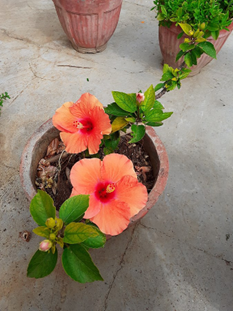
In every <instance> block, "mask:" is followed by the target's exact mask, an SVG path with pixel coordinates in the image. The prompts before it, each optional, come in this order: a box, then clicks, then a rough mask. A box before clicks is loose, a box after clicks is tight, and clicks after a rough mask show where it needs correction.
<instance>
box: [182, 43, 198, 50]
mask: <svg viewBox="0 0 233 311" xmlns="http://www.w3.org/2000/svg"><path fill="white" fill-rule="evenodd" d="M179 48H180V49H181V50H182V51H183V52H186V51H189V50H192V49H194V48H195V44H189V43H181V44H180V45H179Z"/></svg>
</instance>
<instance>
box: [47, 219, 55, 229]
mask: <svg viewBox="0 0 233 311" xmlns="http://www.w3.org/2000/svg"><path fill="white" fill-rule="evenodd" d="M45 224H46V226H47V227H48V228H54V227H55V225H56V222H55V219H53V218H52V217H51V218H48V219H47V220H46V223H45Z"/></svg>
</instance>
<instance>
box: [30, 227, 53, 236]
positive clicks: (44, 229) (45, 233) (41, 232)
mask: <svg viewBox="0 0 233 311" xmlns="http://www.w3.org/2000/svg"><path fill="white" fill-rule="evenodd" d="M32 231H33V232H34V233H35V234H37V235H39V236H43V237H45V238H49V235H50V230H49V228H48V227H43V226H42V227H37V228H35V229H33V230H32Z"/></svg>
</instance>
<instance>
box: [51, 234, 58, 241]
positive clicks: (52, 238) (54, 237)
mask: <svg viewBox="0 0 233 311" xmlns="http://www.w3.org/2000/svg"><path fill="white" fill-rule="evenodd" d="M49 238H50V240H52V241H54V240H55V239H56V234H54V233H50V235H49Z"/></svg>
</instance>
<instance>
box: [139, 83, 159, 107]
mask: <svg viewBox="0 0 233 311" xmlns="http://www.w3.org/2000/svg"><path fill="white" fill-rule="evenodd" d="M144 95H145V99H144V101H143V104H142V105H141V106H140V107H141V109H142V111H145V112H146V111H149V110H150V109H151V108H152V107H153V105H154V102H155V90H154V88H153V85H151V86H150V87H149V88H148V90H146V92H145V93H144Z"/></svg>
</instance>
